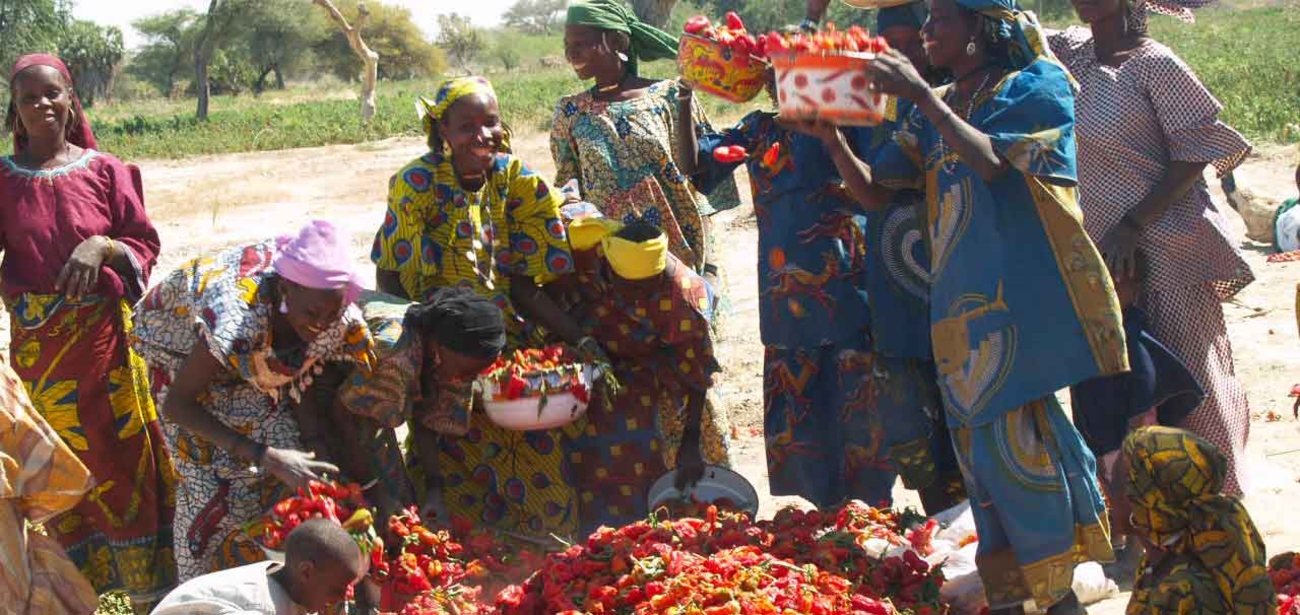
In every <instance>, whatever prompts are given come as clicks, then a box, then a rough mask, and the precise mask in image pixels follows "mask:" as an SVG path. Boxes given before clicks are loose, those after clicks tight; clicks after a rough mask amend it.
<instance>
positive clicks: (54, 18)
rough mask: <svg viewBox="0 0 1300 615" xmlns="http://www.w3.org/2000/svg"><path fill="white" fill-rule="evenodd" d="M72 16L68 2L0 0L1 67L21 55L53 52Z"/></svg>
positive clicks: (6, 66)
mask: <svg viewBox="0 0 1300 615" xmlns="http://www.w3.org/2000/svg"><path fill="white" fill-rule="evenodd" d="M71 14H72V3H71V2H70V0H0V64H3V66H4V67H5V69H6V70H7V69H8V68H9V67H10V66H13V62H14V60H16V59H17V58H18V56H20V55H23V54H25V53H35V52H40V51H44V52H52V51H54V50H55V49H56V48H57V47H58V42H59V39H60V37H61V36H62V35H63V31H64V28H65V27H66V26H67V23H68V21H69V20H70V19H71ZM3 87H5V88H8V87H9V84H8V83H5V84H4V86H3Z"/></svg>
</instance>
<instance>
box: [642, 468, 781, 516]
mask: <svg viewBox="0 0 1300 615" xmlns="http://www.w3.org/2000/svg"><path fill="white" fill-rule="evenodd" d="M676 482H677V470H672V471H670V472H668V473H667V474H664V475H663V476H661V477H659V480H657V481H655V483H654V484H653V485H651V486H650V491H648V492H646V501H648V502H650V510H655V509H656V508H659V507H660V506H663V505H665V504H669V503H671V502H672V501H674V500H683V499H689V498H694V499H695V500H697V501H699V502H715V501H717V500H720V499H723V498H726V499H728V500H731V501H732V502H733V503H734V504H735V505H736V506H737V507H738V508H739V509H740V510H743V511H745V512H747V513H749V516H750V517H757V516H758V490H757V489H754V485H752V484H750V483H749V481H748V480H746V479H745V477H744V476H741V475H740V474H739V473H737V472H734V471H732V470H729V469H727V468H724V467H721V466H712V465H707V466H704V476H703V477H702V478H700V482H698V483H696V484H695V487H693V488H691V489H688V490H687V491H686V492H685V493H683V492H681V491H678V490H677V487H676V486H675V485H674V483H676Z"/></svg>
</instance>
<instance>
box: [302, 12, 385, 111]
mask: <svg viewBox="0 0 1300 615" xmlns="http://www.w3.org/2000/svg"><path fill="white" fill-rule="evenodd" d="M313 1H314V2H315V3H316V4H317V5H319V6H320V7H322V8H324V9H325V11H326V12H328V13H329V16H330V19H333V20H334V23H335V24H336V25H338V27H339V30H340V31H342V32H343V36H345V37H347V39H348V45H349V46H350V47H352V51H353V52H354V53H356V54H357V57H359V58H361V64H362V66H363V68H362V71H361V123H363V124H365V123H369V122H370V120H371V118H373V117H375V87H376V82H377V81H378V80H379V54H378V53H377V52H375V51H374V50H373V49H371V48H370V47H369V46H367V45H366V41H365V39H363V38H361V28H362V27H363V26H365V24H366V21H367V20H368V19H369V18H370V9H369V8H368V7H367V6H366V3H365V2H359V3H357V18H356V20H355V21H353V22H352V23H348V20H347V18H346V17H344V16H343V13H340V12H339V10H338V8H336V7H335V6H334V4H333V3H332V2H330V0H313Z"/></svg>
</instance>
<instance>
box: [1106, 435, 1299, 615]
mask: <svg viewBox="0 0 1300 615" xmlns="http://www.w3.org/2000/svg"><path fill="white" fill-rule="evenodd" d="M1124 456H1125V457H1126V458H1127V459H1128V467H1129V488H1128V498H1129V501H1130V502H1132V504H1133V528H1134V532H1135V533H1136V534H1137V536H1138V538H1139V540H1141V541H1142V543H1143V545H1144V546H1145V547H1146V556H1145V557H1144V558H1143V561H1142V566H1141V567H1140V568H1139V570H1141V572H1140V573H1139V574H1138V578H1137V582H1136V583H1134V585H1133V596H1132V598H1130V599H1129V604H1128V615H1218V614H1219V613H1224V614H1226V613H1233V614H1235V615H1273V614H1274V613H1277V596H1276V591H1275V590H1274V588H1273V582H1272V580H1270V579H1269V576H1268V569H1267V568H1266V565H1265V564H1266V560H1265V555H1264V539H1263V537H1261V536H1260V535H1259V530H1256V529H1255V524H1254V522H1252V521H1251V519H1250V514H1249V513H1247V512H1246V507H1245V506H1242V505H1241V502H1238V501H1237V499H1236V498H1234V497H1232V496H1228V495H1223V485H1224V480H1225V478H1226V477H1227V474H1228V460H1227V458H1226V457H1224V455H1223V453H1222V452H1220V451H1219V449H1217V448H1215V447H1214V445H1212V444H1210V443H1209V442H1207V441H1206V440H1204V439H1202V438H1201V437H1199V436H1197V435H1195V434H1193V433H1191V432H1189V431H1183V430H1181V429H1174V428H1171V427H1143V428H1141V429H1138V430H1136V431H1134V432H1133V433H1131V434H1129V436H1128V438H1127V439H1126V440H1125V441H1124Z"/></svg>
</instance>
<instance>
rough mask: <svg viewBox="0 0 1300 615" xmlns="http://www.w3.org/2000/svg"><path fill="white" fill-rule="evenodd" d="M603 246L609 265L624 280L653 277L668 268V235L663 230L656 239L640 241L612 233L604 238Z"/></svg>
mask: <svg viewBox="0 0 1300 615" xmlns="http://www.w3.org/2000/svg"><path fill="white" fill-rule="evenodd" d="M601 246H602V247H603V248H604V251H605V260H607V261H609V266H610V267H612V268H613V269H614V273H616V274H618V277H620V278H623V279H624V280H645V279H647V278H653V277H654V276H657V275H659V274H661V273H663V272H664V270H665V269H667V268H668V236H667V235H665V234H663V233H662V232H660V233H659V235H658V236H657V237H655V238H654V239H648V240H646V241H640V242H636V241H630V240H627V239H623V238H622V237H617V236H615V235H612V234H611V235H607V236H606V237H605V238H604V239H603V240H602V242H601Z"/></svg>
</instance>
